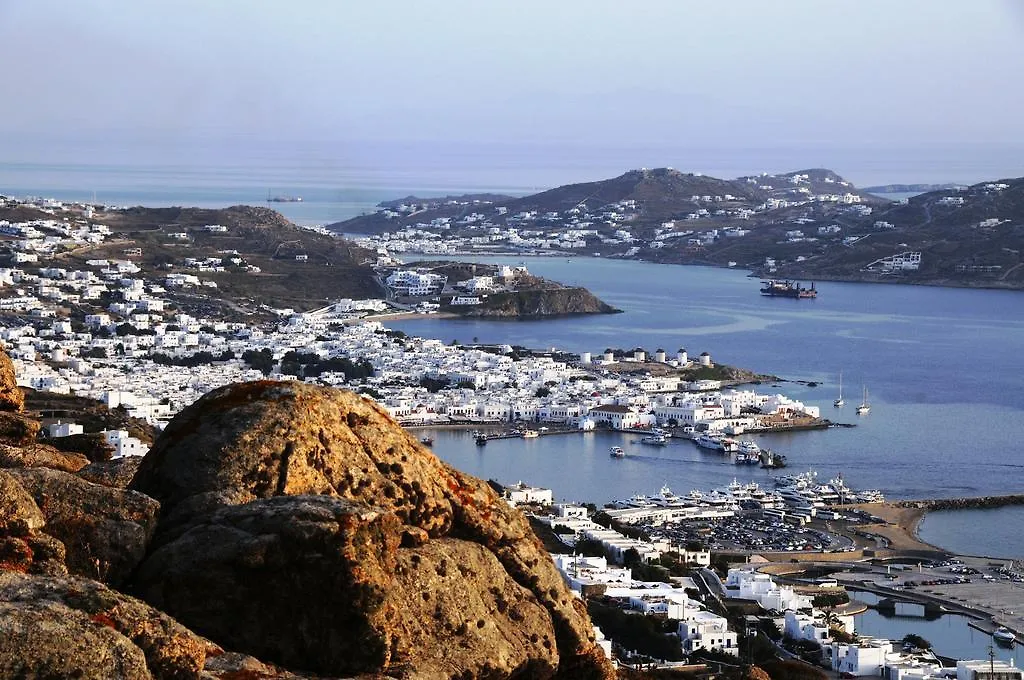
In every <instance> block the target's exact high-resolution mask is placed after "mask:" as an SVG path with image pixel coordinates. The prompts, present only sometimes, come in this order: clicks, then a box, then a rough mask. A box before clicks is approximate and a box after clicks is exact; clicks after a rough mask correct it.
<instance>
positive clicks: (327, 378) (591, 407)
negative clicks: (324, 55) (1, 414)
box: [0, 204, 819, 453]
mask: <svg viewBox="0 0 1024 680" xmlns="http://www.w3.org/2000/svg"><path fill="white" fill-rule="evenodd" d="M48 209H50V210H54V211H55V217H56V216H59V215H60V213H59V210H60V207H59V206H58V205H57V204H53V205H49V206H48ZM0 229H2V230H3V231H4V232H5V233H7V234H9V235H13V236H15V237H16V238H12V239H9V240H8V241H7V246H8V248H9V249H10V250H11V265H12V266H8V267H3V268H0V312H2V313H3V320H4V323H3V327H2V328H0V340H2V342H3V343H4V346H5V347H6V348H7V350H8V351H9V353H10V355H11V357H12V358H13V359H14V361H15V362H16V364H17V366H18V369H19V370H18V375H19V380H20V381H21V383H22V384H23V385H25V386H28V387H32V388H34V389H37V390H42V391H49V392H55V393H64V394H75V395H79V396H86V397H91V398H94V399H97V400H100V401H102V402H103V403H105V404H106V405H107V406H108V407H110V408H118V407H121V408H124V409H125V410H126V411H127V413H128V414H129V415H130V416H132V417H136V418H139V419H142V420H145V421H146V422H148V423H151V424H153V425H155V426H157V427H162V426H163V425H164V424H166V422H167V421H168V419H169V418H171V417H172V416H173V415H174V414H175V413H177V412H178V411H179V410H181V409H182V408H183V407H184V406H186V405H188V404H190V403H192V402H193V401H195V400H196V399H197V398H199V397H200V396H201V395H203V394H205V393H206V392H208V391H210V390H211V389H214V388H215V387H218V386H221V385H224V384H228V383H232V382H240V381H246V380H253V379H257V378H262V377H265V376H268V375H270V376H292V377H300V378H304V379H306V380H310V381H315V382H317V383H320V384H325V385H348V386H350V387H353V388H355V389H357V390H359V391H361V392H362V393H364V394H366V395H368V396H371V397H373V398H375V399H377V400H378V401H380V402H381V403H383V404H384V405H385V406H386V407H387V408H388V410H389V411H390V412H391V413H392V414H393V415H394V416H395V417H396V418H398V419H400V420H401V421H402V422H403V423H406V424H410V425H412V424H421V425H422V424H438V423H447V422H479V423H495V424H500V423H507V422H511V421H520V422H526V423H550V424H558V425H561V426H563V427H569V428H579V429H589V428H593V427H597V426H607V427H613V428H627V429H628V428H634V427H648V428H649V427H653V426H655V425H658V424H661V425H666V424H671V425H688V426H691V427H692V426H697V425H702V426H703V427H706V428H707V429H713V430H714V429H717V430H722V429H724V428H726V427H732V428H742V427H748V428H754V427H779V426H784V425H785V424H786V423H788V422H792V421H793V420H794V419H796V420H800V419H815V418H817V417H818V415H819V414H818V412H817V409H816V408H814V407H810V406H806V405H804V404H802V403H799V402H795V401H791V400H789V399H787V398H786V397H784V396H782V395H765V394H759V393H756V392H754V391H753V390H735V389H731V390H725V391H722V388H723V384H722V381H721V379H719V380H715V379H709V378H714V377H715V376H719V377H723V376H724V377H725V378H726V379H728V377H729V374H728V373H721V371H720V369H718V367H716V366H715V365H714V362H713V361H712V360H711V356H710V354H709V353H707V352H705V353H703V354H701V355H700V356H698V357H694V358H691V357H690V356H689V355H688V354H687V352H686V351H685V350H683V349H680V350H679V351H678V352H675V353H672V354H669V353H666V352H665V350H663V349H661V348H659V349H658V350H657V351H655V352H647V351H645V350H643V349H642V348H636V349H635V350H630V351H624V350H617V351H613V350H612V349H610V348H608V349H606V350H605V351H604V352H603V353H600V354H596V355H595V356H594V357H593V358H592V357H591V355H590V353H586V354H584V355H583V356H578V357H566V356H559V355H551V354H550V353H549V354H543V353H541V354H537V353H533V352H530V351H525V350H523V348H513V347H509V346H504V347H461V346H454V345H445V344H443V343H442V342H440V341H438V340H429V339H419V338H410V337H406V336H405V335H404V334H402V333H397V332H391V331H388V330H387V329H386V328H385V327H384V326H383V325H382V324H381V323H379V322H375V321H364V322H361V323H360V322H359V320H360V318H361V317H363V316H365V315H367V314H371V313H379V312H382V311H387V310H390V309H391V306H390V304H389V303H388V302H387V301H385V300H383V299H365V300H351V299H343V300H338V301H335V302H333V303H331V304H328V305H326V306H324V307H321V308H319V309H316V310H312V311H306V312H301V311H295V310H293V309H288V308H284V309H273V308H267V309H266V310H265V315H266V316H268V317H269V319H268V320H267V321H259V320H258V318H257V317H251V320H249V321H238V320H233V319H232V318H231V317H232V314H233V312H229V313H226V314H219V313H216V312H217V311H218V310H219V309H220V308H219V307H217V306H214V305H210V306H208V307H207V309H208V310H210V314H209V315H203V314H199V313H195V312H191V313H190V312H186V311H183V310H182V309H181V304H180V299H181V298H180V297H179V296H180V294H181V291H182V290H211V291H216V290H217V287H218V286H217V281H216V279H215V276H216V274H217V273H218V270H219V269H221V268H224V267H227V266H232V265H235V266H246V267H252V265H249V264H246V263H245V262H244V261H241V262H239V263H234V262H232V260H233V259H235V258H225V261H224V262H221V263H211V262H209V261H208V260H200V259H199V258H192V257H186V258H183V264H184V267H187V268H189V269H190V271H193V272H194V273H184V272H180V271H166V270H164V271H159V272H158V273H157V274H156V275H155V276H154V275H153V274H151V273H147V272H143V271H142V270H141V268H140V267H139V266H138V264H136V263H135V262H134V261H133V260H132V259H130V256H125V258H124V259H98V258H97V259H93V258H88V257H86V258H83V260H82V266H81V267H77V268H76V267H73V266H55V264H57V263H61V264H63V262H61V260H59V259H58V258H59V256H60V254H61V253H65V252H69V251H74V250H75V249H77V248H82V247H96V246H102V245H104V244H106V243H107V242H108V241H109V240H110V239H111V229H110V228H108V227H106V226H104V225H100V224H93V223H90V222H89V221H88V214H87V213H85V214H83V215H82V217H81V218H75V219H74V220H70V219H69V220H67V221H65V220H64V219H48V220H38V219H37V220H31V221H27V222H14V223H12V222H9V221H6V222H3V223H0ZM226 229H228V228H227V227H225V226H224V225H204V226H202V227H200V228H199V230H200V231H202V232H204V233H209V232H215V233H223V231H224V230H226ZM185 233H186V234H188V232H185ZM193 260H194V261H193ZM13 265H19V266H13ZM402 271H404V270H399V271H398V272H396V273H393V274H392V275H391V277H390V284H391V285H392V286H397V285H406V286H408V285H409V282H410V281H412V280H413V279H414V278H416V279H417V280H418V278H417V277H419V276H420V275H419V274H416V273H415V272H412V271H411V270H408V272H409V273H407V274H402V273H401V272H402ZM497 273H498V274H499V276H502V277H504V276H506V275H508V276H514V277H523V276H526V275H527V272H525V271H524V270H523V269H522V268H519V269H518V270H515V271H513V270H512V269H509V271H507V272H505V271H499V272H497ZM469 280H470V281H471V282H473V283H474V286H475V287H474V288H471V289H469V290H467V292H471V293H479V288H481V287H486V288H488V289H489V288H491V287H492V286H493V284H492V283H491V281H492V279H490V278H489V277H486V276H477V277H472V278H470V279H469ZM401 281H404V282H405V283H404V284H400V282H401ZM485 283H486V285H485ZM442 285H443V284H442ZM406 292H409V291H406ZM425 311H430V310H425ZM647 365H650V366H651V367H652V368H653V367H661V368H662V369H668V370H669V372H668V373H667V374H665V373H664V371H662V374H660V375H654V374H650V373H651V371H648V370H644V367H645V366H647ZM197 366H202V367H203V370H202V371H195V370H188V369H190V368H195V367H197ZM620 366H627V367H630V368H631V369H637V370H632V371H630V372H618V371H617V370H610V369H615V368H616V367H620ZM716 369H718V370H719V372H718V373H716ZM648 374H650V375H648ZM698 374H699V375H698ZM691 375H692V376H696V377H688V376H691ZM62 425H63V427H62V428H59V429H55V430H54V431H53V433H54V434H69V433H74V432H76V430H75V428H74V427H73V426H72V425H69V424H67V423H62ZM140 450H141V449H140V445H139V444H138V443H137V442H133V441H128V440H127V439H126V440H125V443H124V445H123V447H121V446H119V447H118V452H119V453H127V452H131V453H138V452H139V451H140Z"/></svg>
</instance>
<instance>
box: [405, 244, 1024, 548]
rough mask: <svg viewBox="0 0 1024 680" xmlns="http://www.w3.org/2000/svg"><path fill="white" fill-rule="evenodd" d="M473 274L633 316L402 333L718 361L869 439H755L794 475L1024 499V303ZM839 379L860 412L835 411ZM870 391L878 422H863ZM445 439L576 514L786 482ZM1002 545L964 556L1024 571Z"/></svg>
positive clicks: (915, 493) (634, 450) (833, 289)
mask: <svg viewBox="0 0 1024 680" xmlns="http://www.w3.org/2000/svg"><path fill="white" fill-rule="evenodd" d="M474 259H475V260H484V261H493V262H516V263H518V262H521V261H523V262H525V263H526V264H527V266H528V267H529V268H530V270H531V271H532V272H533V273H535V274H539V275H541V276H545V277H549V278H552V279H555V280H558V281H563V282H566V283H573V284H579V285H583V286H586V287H588V288H590V289H591V290H592V291H593V292H594V293H595V294H597V295H598V296H599V297H601V298H602V299H604V300H606V301H607V302H609V303H610V304H612V305H615V306H616V307H619V308H620V309H623V310H624V313H622V314H616V315H602V316H589V317H585V318H564V319H553V320H545V321H490V320H463V319H437V318H430V317H427V318H424V319H414V320H409V321H402V322H395V323H392V324H391V325H392V326H393V327H395V328H399V329H401V330H403V331H406V332H408V333H410V334H416V335H423V336H427V337H437V338H440V339H442V340H444V341H446V342H448V341H450V340H458V341H459V342H466V343H469V342H473V341H474V339H475V340H477V341H479V342H483V343H493V342H503V343H504V342H507V343H512V344H521V345H525V346H528V347H538V348H548V347H557V348H559V349H563V350H567V351H572V352H582V351H590V352H593V353H595V354H596V353H599V352H601V351H603V350H604V349H605V348H607V347H622V348H633V347H638V346H639V347H644V348H646V349H647V350H648V351H653V350H655V349H658V348H664V349H666V350H668V351H669V352H674V351H675V350H676V349H678V348H680V347H685V348H686V349H687V350H688V351H689V352H690V353H691V354H697V353H700V352H702V351H708V352H710V353H711V355H712V358H713V359H714V360H716V361H720V362H724V363H728V364H733V365H738V366H743V367H746V368H751V369H754V370H756V371H759V372H763V373H771V374H774V375H778V376H780V377H783V378H787V379H791V380H804V381H815V382H818V383H820V384H819V385H818V386H817V387H809V386H806V385H803V384H798V383H792V382H785V383H780V384H778V385H776V386H768V385H763V386H760V387H759V388H758V389H760V390H762V391H772V392H782V393H785V394H788V395H790V396H793V397H795V398H798V399H800V400H803V401H805V402H808V403H811V404H814V405H817V406H819V407H820V408H821V410H822V413H823V415H825V416H826V417H828V418H831V419H833V420H835V421H837V422H846V423H854V424H856V427H854V428H849V429H830V430H823V431H813V432H796V433H787V434H772V435H759V436H757V437H756V439H757V440H758V441H759V442H760V443H761V444H762V445H767V446H770V447H772V448H773V449H776V450H778V451H781V452H783V453H785V454H786V455H787V456H788V458H789V463H790V467H791V468H793V469H795V470H806V469H808V468H812V469H814V470H816V471H817V472H818V474H819V478H821V479H825V480H827V479H829V478H831V477H833V476H835V475H837V474H842V475H843V476H844V478H845V479H846V481H847V483H849V484H850V485H851V486H853V487H854V488H877V489H880V490H881V491H883V492H884V493H885V494H886V495H887V496H888V497H890V498H937V497H942V498H946V497H961V496H980V495H987V494H1009V493H1021V492H1022V491H1024V450H1022V448H1021V447H1020V444H1019V442H1021V441H1024V382H1022V381H1021V379H1020V376H1021V375H1022V373H1024V354H1022V353H1021V340H1020V339H1021V338H1024V293H1019V292H1013V291H991V290H988V291H987V290H964V289H947V288H934V287H925V286H902V285H880V284H860V283H831V282H821V283H819V284H818V289H819V296H818V298H817V299H816V300H783V299H777V298H766V297H762V296H761V295H759V293H758V287H759V285H758V281H757V280H756V279H751V278H750V277H748V276H747V275H746V274H745V272H740V271H735V270H727V269H714V268H705V267H680V266H672V265H656V264H649V263H642V262H630V261H622V260H607V259H599V258H569V259H566V258H527V259H525V260H524V259H523V258H474ZM840 371H842V372H843V385H844V393H845V394H844V396H845V397H846V406H845V407H844V408H842V409H835V408H833V407H832V400H833V399H834V398H835V397H836V395H837V393H838V374H839V372H840ZM863 387H866V388H867V389H868V392H869V401H870V402H871V405H872V409H871V412H870V413H869V414H868V415H866V416H857V415H855V413H854V406H855V405H856V404H857V403H859V401H860V399H861V397H862V389H863ZM438 437H439V438H438V440H437V441H436V442H435V445H434V448H435V451H437V452H438V454H439V455H441V456H442V457H443V458H445V459H446V460H449V461H450V462H452V463H453V464H455V465H456V466H458V467H461V468H463V469H465V470H467V471H469V472H471V473H474V474H477V475H480V476H482V477H494V478H496V479H499V480H502V481H515V480H518V479H524V480H527V481H529V482H532V483H535V484H542V485H545V486H551V487H553V488H554V489H555V490H556V493H557V494H558V495H560V496H561V497H564V498H571V499H586V500H593V501H596V502H606V501H608V500H612V499H615V498H623V497H627V496H629V495H631V494H633V493H635V492H638V491H639V492H648V493H649V492H653V491H655V490H657V488H659V487H660V486H661V485H662V484H664V483H668V484H669V485H670V486H672V487H674V488H677V490H682V491H686V490H689V489H690V488H691V487H698V488H710V487H713V486H721V485H724V484H726V483H727V482H728V481H730V480H731V479H732V478H733V476H737V477H739V479H740V480H741V481H743V480H747V479H751V480H756V481H759V482H761V483H762V484H765V483H768V484H770V481H771V476H772V473H770V472H767V471H762V470H749V469H746V468H737V467H736V466H733V465H729V464H727V463H726V462H724V461H723V460H722V459H720V458H717V457H715V456H714V455H709V454H706V453H703V452H701V451H700V450H698V449H696V448H695V447H694V446H693V445H692V444H690V443H689V442H683V441H680V442H674V443H673V444H672V445H670V446H668V447H665V448H664V449H658V450H655V451H651V450H650V448H651V447H645V446H642V445H639V444H638V443H637V442H636V441H635V439H636V438H635V437H631V436H630V435H617V434H604V433H600V434H592V435H575V436H574V438H573V439H567V438H565V437H552V438H551V440H550V441H549V440H546V439H544V438H541V439H540V440H533V442H531V443H524V442H519V441H516V440H509V441H502V442H492V443H490V444H488V446H487V447H484V448H485V449H486V450H478V449H477V448H476V447H474V445H473V443H472V440H471V439H469V438H468V437H464V436H463V435H461V434H459V433H438ZM612 445H623V446H625V447H626V448H627V451H628V453H629V455H628V456H627V457H626V458H625V459H622V460H615V459H611V458H610V456H608V455H607V451H608V447H609V446H612ZM1004 512H1008V513H1013V512H1016V511H1015V510H1013V509H1007V510H1005V511H1004ZM944 514H945V513H944ZM950 514H951V515H955V514H956V513H950ZM1018 517H1019V515H1018ZM942 523H943V520H942V519H941V518H940V516H938V515H936V516H934V517H932V518H929V520H927V521H926V524H925V526H926V527H927V532H928V538H932V537H934V540H935V542H937V543H938V544H939V545H943V546H945V545H947V543H948V541H946V537H948V536H949V535H951V533H950V532H946V533H945V534H944V533H943V532H942V531H941V530H940V529H938V528H936V527H939V526H940V525H941V524H942ZM1010 526H1015V527H1019V526H1020V524H1019V522H1011V524H1010ZM997 533H998V532H993V533H989V532H987V531H986V530H985V528H984V527H981V528H979V529H978V530H975V531H974V532H972V533H971V534H970V535H967V536H964V541H960V542H958V543H956V547H957V548H958V549H963V550H964V551H965V552H970V553H976V554H991V555H1002V556H1021V555H1024V539H1021V538H1020V537H1019V535H1018V534H1016V533H1013V532H1010V534H1009V535H1007V536H1005V537H1000V536H997V535H996V534H997ZM1004 538H1005V540H1004ZM949 545H950V547H953V544H949Z"/></svg>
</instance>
